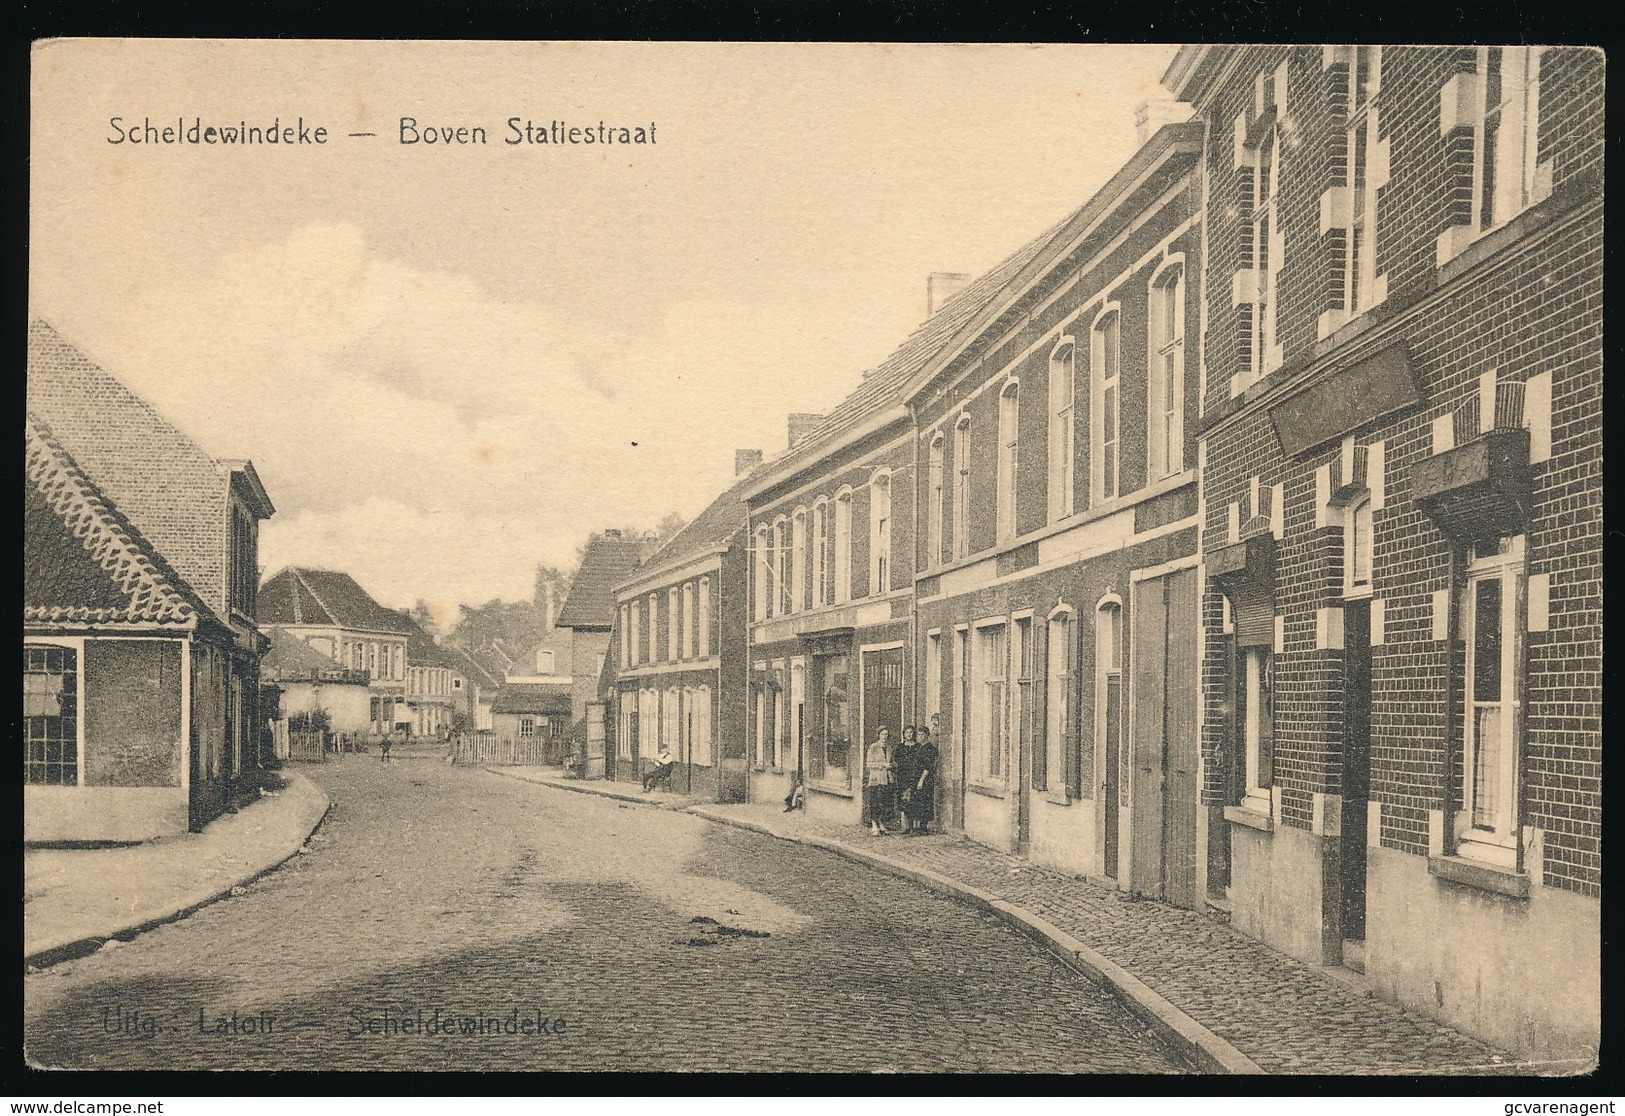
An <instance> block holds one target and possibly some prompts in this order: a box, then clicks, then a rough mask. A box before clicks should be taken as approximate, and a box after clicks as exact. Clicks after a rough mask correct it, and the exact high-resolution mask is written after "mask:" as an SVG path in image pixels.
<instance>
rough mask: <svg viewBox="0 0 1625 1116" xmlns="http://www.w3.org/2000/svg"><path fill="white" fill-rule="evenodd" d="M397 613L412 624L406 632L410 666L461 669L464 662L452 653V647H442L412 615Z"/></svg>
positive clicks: (407, 660)
mask: <svg viewBox="0 0 1625 1116" xmlns="http://www.w3.org/2000/svg"><path fill="white" fill-rule="evenodd" d="M395 615H397V616H399V617H400V618H401V619H402V620H404V621H406V623H407V624H408V625H409V626H410V628H411V630H410V631H408V632H407V634H406V663H407V665H408V666H437V667H449V668H450V669H452V670H461V669H462V666H463V664H462V662H461V661H460V660H459V659H457V658H454V657H453V656H452V655H451V654H450V650H451V649H450V648H447V647H442V646H440V644H438V643H436V642H435V641H434V637H433V636H431V635H430V634H429V633H428V632H426V631H424V630H423V625H421V624H419V623H418V622H417V621H416V620H414V619H412V618H411V617H410V616H406V615H403V614H401V613H399V612H397V613H396V614H395Z"/></svg>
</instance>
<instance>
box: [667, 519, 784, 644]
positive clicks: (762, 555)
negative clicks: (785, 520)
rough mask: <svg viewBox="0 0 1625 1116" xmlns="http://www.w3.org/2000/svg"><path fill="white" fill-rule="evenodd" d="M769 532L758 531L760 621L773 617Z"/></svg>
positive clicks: (757, 560) (757, 557) (762, 528)
mask: <svg viewBox="0 0 1625 1116" xmlns="http://www.w3.org/2000/svg"><path fill="white" fill-rule="evenodd" d="M768 531H769V528H767V527H759V528H757V530H756V562H755V566H756V593H755V597H756V602H755V603H756V619H758V620H766V619H767V618H768V617H769V616H771V615H773V614H772V613H771V612H770V611H768V602H769V601H770V600H771V599H772V598H771V595H770V594H769V592H768V584H769V582H770V581H771V580H772V579H771V577H770V576H769V574H768V564H769V562H771V561H772V553H773V552H772V549H771V548H770V547H769V546H768V542H767V540H768ZM653 619H654V618H653V617H650V623H653Z"/></svg>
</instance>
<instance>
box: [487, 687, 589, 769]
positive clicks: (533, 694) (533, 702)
mask: <svg viewBox="0 0 1625 1116" xmlns="http://www.w3.org/2000/svg"><path fill="white" fill-rule="evenodd" d="M570 691H571V687H569V686H566V685H557V684H551V683H537V682H506V683H504V684H503V686H502V688H501V689H499V690H498V691H497V694H496V699H495V700H494V701H493V702H492V705H491V727H492V729H493V730H495V732H496V734H497V735H498V736H500V737H506V738H509V739H512V740H536V739H539V740H542V741H543V742H544V743H546V744H547V750H548V755H549V758H550V759H553V760H554V761H558V760H559V759H561V758H562V757H561V755H560V752H561V750H562V749H563V747H564V742H565V740H566V739H567V738H568V735H569V732H570V724H571V714H570Z"/></svg>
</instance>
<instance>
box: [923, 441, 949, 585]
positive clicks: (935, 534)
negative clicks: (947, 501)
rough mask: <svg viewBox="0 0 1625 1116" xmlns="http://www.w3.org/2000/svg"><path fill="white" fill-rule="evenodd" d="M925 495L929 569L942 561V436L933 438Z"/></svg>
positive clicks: (926, 560)
mask: <svg viewBox="0 0 1625 1116" xmlns="http://www.w3.org/2000/svg"><path fill="white" fill-rule="evenodd" d="M927 461H928V462H929V464H928V466H927V468H926V493H925V516H926V523H925V564H926V567H927V568H929V567H931V566H935V565H936V564H937V563H938V562H941V561H942V500H943V495H944V492H945V490H944V488H943V481H944V478H943V474H942V465H943V462H942V435H941V434H940V433H938V434H936V435H933V436H932V438H931V449H930V452H929V454H928V457H927Z"/></svg>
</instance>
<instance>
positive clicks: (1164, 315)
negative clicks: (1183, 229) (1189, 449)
mask: <svg viewBox="0 0 1625 1116" xmlns="http://www.w3.org/2000/svg"><path fill="white" fill-rule="evenodd" d="M1150 336H1151V346H1150V348H1151V351H1150V352H1149V353H1148V354H1147V356H1148V357H1149V358H1150V359H1149V362H1148V366H1149V368H1150V369H1151V377H1150V384H1149V386H1148V390H1147V397H1146V431H1145V433H1146V447H1147V452H1148V455H1149V458H1150V466H1151V467H1150V470H1149V477H1150V479H1151V480H1161V479H1162V478H1163V477H1169V476H1173V475H1174V474H1175V473H1177V472H1179V471H1180V470H1181V469H1183V468H1184V467H1185V445H1184V443H1185V426H1184V407H1183V401H1184V398H1185V270H1184V268H1183V267H1182V266H1181V265H1179V264H1175V265H1174V266H1172V267H1168V268H1165V269H1164V270H1163V271H1161V272H1159V273H1158V274H1157V276H1156V278H1154V279H1153V280H1152V281H1151V333H1150Z"/></svg>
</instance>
